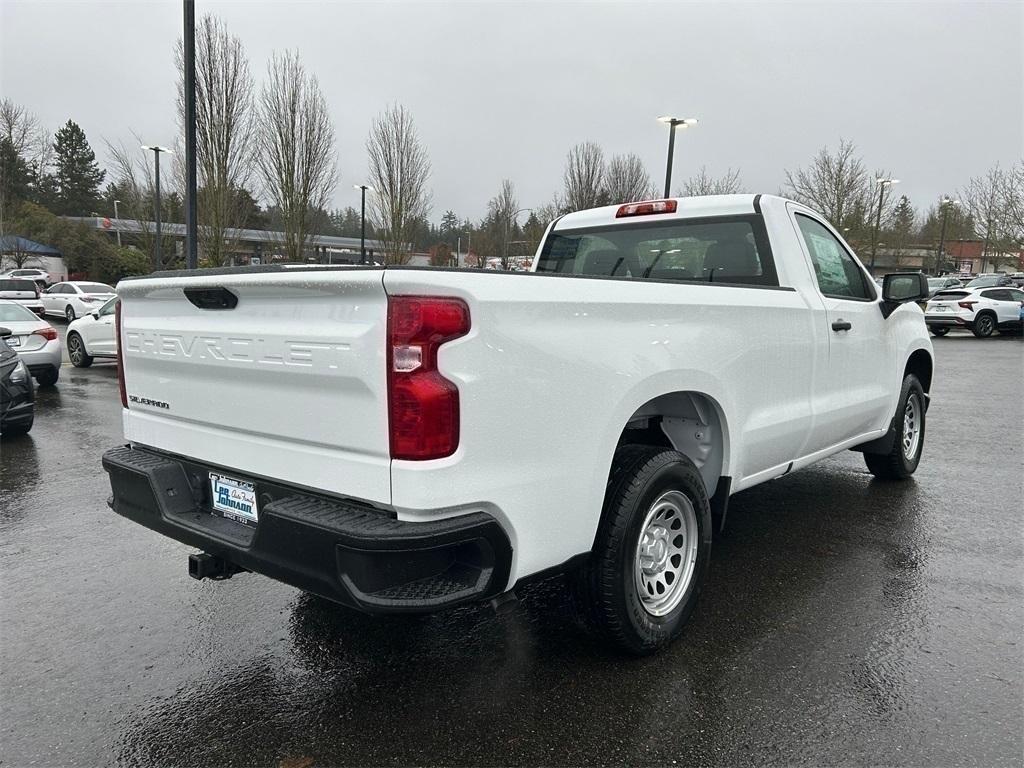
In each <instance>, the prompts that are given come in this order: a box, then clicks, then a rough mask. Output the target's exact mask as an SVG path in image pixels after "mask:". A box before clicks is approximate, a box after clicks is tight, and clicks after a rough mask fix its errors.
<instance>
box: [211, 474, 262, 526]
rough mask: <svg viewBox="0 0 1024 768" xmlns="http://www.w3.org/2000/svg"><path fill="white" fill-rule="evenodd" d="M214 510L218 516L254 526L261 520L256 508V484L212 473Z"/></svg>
mask: <svg viewBox="0 0 1024 768" xmlns="http://www.w3.org/2000/svg"><path fill="white" fill-rule="evenodd" d="M210 495H211V498H212V500H213V504H212V510H211V511H212V512H213V514H215V515H217V516H218V517H224V518H227V519H228V520H234V521H235V522H236V523H241V524H242V525H248V526H251V527H253V528H255V527H256V523H257V522H259V511H258V510H257V508H256V486H255V485H253V484H252V483H249V482H246V481H245V480H236V479H235V478H233V477H226V476H225V475H218V474H216V473H215V472H211V473H210Z"/></svg>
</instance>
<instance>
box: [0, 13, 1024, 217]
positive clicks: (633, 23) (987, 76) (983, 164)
mask: <svg viewBox="0 0 1024 768" xmlns="http://www.w3.org/2000/svg"><path fill="white" fill-rule="evenodd" d="M207 11H210V12H213V13H215V14H217V15H219V16H221V17H222V18H223V19H224V20H225V21H226V23H227V25H228V27H229V29H230V30H231V31H232V32H233V33H234V34H236V35H238V36H239V37H241V39H242V41H243V42H244V44H245V47H246V50H247V52H248V55H249V60H250V66H251V69H252V71H253V74H254V75H255V77H256V79H257V82H261V81H262V79H263V76H264V73H265V67H266V61H267V59H268V57H269V55H270V53H271V51H272V50H274V49H284V48H297V49H298V50H299V52H300V54H301V56H302V59H303V60H304V62H305V64H306V66H307V67H308V68H309V70H311V71H312V72H314V73H315V74H316V75H317V76H318V77H319V79H320V84H321V87H322V89H323V91H324V94H325V95H326V97H327V100H328V102H329V104H330V108H331V113H332V117H333V119H334V123H335V128H336V132H337V152H338V174H339V177H340V181H339V184H338V188H337V191H336V193H335V196H334V202H335V204H336V205H350V204H352V205H358V192H356V191H355V190H353V189H352V185H353V184H356V183H359V182H361V181H362V180H363V179H364V178H365V174H366V152H365V139H366V135H367V132H368V130H369V127H370V122H371V120H372V118H373V116H374V115H375V114H376V113H378V112H379V111H380V110H382V109H384V108H385V107H386V106H387V105H388V104H389V103H392V102H400V103H402V104H404V105H405V106H406V107H407V108H408V109H409V110H410V111H411V112H412V114H413V116H414V119H415V121H416V125H417V127H418V128H419V131H420V134H421V136H422V139H423V141H424V143H425V144H426V146H427V148H428V151H429V154H430V158H431V161H432V163H433V176H432V187H433V199H434V204H433V214H432V218H433V219H434V220H435V221H436V220H438V219H439V218H440V216H441V214H442V213H443V212H444V210H445V209H448V208H451V209H453V210H455V212H456V213H458V214H459V216H460V217H465V216H470V217H473V218H478V217H480V216H482V215H483V213H484V212H485V208H486V203H487V200H488V198H490V197H491V196H492V195H494V194H495V193H496V192H497V190H498V187H499V185H500V183H501V180H502V179H503V178H509V179H511V180H512V181H513V182H514V183H515V185H516V188H517V190H518V192H519V198H520V204H521V205H523V206H534V205H540V204H543V203H545V202H547V201H548V200H549V199H550V198H551V196H552V193H554V192H555V191H556V190H557V189H558V188H559V187H560V185H561V176H562V168H563V163H564V159H565V154H566V152H567V151H568V149H569V147H570V146H571V145H572V144H574V143H576V142H579V141H585V140H589V141H595V142H598V143H599V144H601V145H602V146H603V147H604V149H605V152H606V153H607V154H614V153H618V152H635V153H637V154H638V155H639V156H640V157H641V158H642V159H643V161H644V162H645V164H646V165H647V168H648V171H649V172H650V174H651V177H652V179H654V180H655V181H659V182H661V181H663V179H664V163H665V160H664V158H665V145H666V141H667V133H666V128H665V127H664V126H663V125H662V124H660V123H658V122H657V121H656V120H655V118H656V117H657V116H659V115H662V114H667V113H668V114H675V115H678V116H683V117H690V116H693V117H697V118H699V119H700V124H699V125H698V126H696V127H694V128H692V129H690V130H688V131H686V132H685V133H682V134H680V136H679V140H678V141H677V143H676V163H675V170H674V179H676V180H677V181H680V180H682V179H683V178H685V177H686V176H689V175H690V174H692V173H693V172H695V170H696V169H698V168H699V167H700V166H701V165H706V166H707V167H708V169H709V171H710V172H712V173H713V174H716V175H717V174H720V173H723V172H724V171H725V170H726V169H727V168H729V167H733V168H738V169H740V171H741V174H742V178H743V182H744V186H745V188H746V189H747V190H748V191H756V192H776V191H777V190H779V189H780V187H781V185H782V184H783V181H784V173H783V171H784V169H787V168H789V169H793V168H795V167H797V166H799V165H802V164H806V162H807V161H808V159H809V158H810V157H811V156H812V155H813V154H814V153H815V152H816V151H817V149H818V148H819V147H821V146H822V145H825V144H828V145H833V146H834V145H835V144H837V143H838V141H839V139H840V137H843V138H847V139H851V140H853V141H854V142H855V143H856V144H857V146H858V147H859V149H860V152H861V153H862V155H863V157H864V158H865V160H866V161H867V163H868V165H869V166H870V167H872V168H876V167H884V168H887V169H889V170H890V171H891V172H892V173H893V174H894V175H896V176H897V177H899V178H900V179H902V180H903V183H902V184H901V185H900V187H899V188H898V191H899V192H901V193H905V194H907V195H909V196H910V197H911V199H912V200H913V202H914V203H915V205H917V206H918V207H919V208H924V207H927V205H928V204H929V203H930V202H932V201H933V200H934V199H935V198H936V197H937V196H938V195H939V194H940V193H943V192H953V191H954V190H955V189H957V188H958V187H961V186H963V185H964V184H965V183H966V182H967V180H968V179H969V178H970V177H971V176H972V175H979V174H981V173H983V172H984V171H985V170H986V169H987V168H989V167H990V166H991V165H993V164H994V163H996V162H1000V163H1003V164H1010V163H1012V162H1014V161H1015V160H1016V159H1019V158H1020V157H1021V156H1022V155H1024V59H1022V48H1024V45H1022V40H1024V3H1018V2H1004V3H992V4H986V3H981V2H964V3H928V4H910V3H896V2H890V3H865V4H854V3H826V2H821V3H813V4H810V3H805V4H786V5H775V4H769V3H758V4H727V3H715V4H690V3H681V2H675V3H650V4H645V3H639V2H631V3H604V4H582V3H572V4H571V3H565V4H556V3H550V2H546V3H526V2H523V3H508V4H497V3H482V2H481V3H455V2H450V3H383V2H381V3H372V4H355V3H341V2H337V3H334V2H332V3H328V2H306V3H296V2H287V3H286V2H276V3H251V2H232V3H224V2H205V1H204V0H197V2H196V13H197V16H198V15H201V14H203V13H205V12H207ZM181 24H182V13H181V3H180V2H128V3H103V2H74V3H57V2H12V0H0V82H2V93H3V96H4V97H8V98H12V99H14V100H15V101H17V102H19V103H21V104H23V105H24V106H26V107H27V108H28V109H30V110H31V111H33V112H35V113H36V114H37V115H38V116H39V118H40V119H41V120H42V121H43V122H44V124H45V125H46V126H47V127H48V128H49V129H50V130H55V129H56V128H58V127H59V126H60V125H61V124H63V123H64V122H65V121H66V120H67V119H68V118H71V119H73V120H75V121H76V122H77V123H79V124H80V125H81V126H82V127H83V128H84V130H85V132H86V134H87V136H88V138H89V140H90V141H91V143H92V145H93V148H94V149H95V150H96V153H97V156H98V157H99V159H100V161H101V163H106V161H107V156H106V150H105V148H104V141H103V140H104V139H110V140H121V139H125V140H130V138H131V131H132V130H134V131H136V132H138V133H139V134H140V135H141V136H142V137H144V139H145V140H146V141H148V142H153V143H162V144H171V143H173V142H174V140H175V133H176V130H177V128H176V114H175V106H174V104H175V87H176V85H175V83H176V73H175V69H174V63H173V62H174V56H173V50H174V42H175V39H176V38H177V37H179V36H180V34H181ZM673 186H675V185H673Z"/></svg>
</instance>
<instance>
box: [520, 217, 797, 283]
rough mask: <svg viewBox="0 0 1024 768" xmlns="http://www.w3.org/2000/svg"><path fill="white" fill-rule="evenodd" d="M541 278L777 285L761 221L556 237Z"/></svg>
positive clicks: (677, 223)
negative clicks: (551, 275) (562, 276)
mask: <svg viewBox="0 0 1024 768" xmlns="http://www.w3.org/2000/svg"><path fill="white" fill-rule="evenodd" d="M537 271H538V272H555V273H559V274H571V275H588V276H595V277H618V278H623V279H632V280H672V281H684V282H697V283H711V282H720V283H742V284H752V285H778V280H777V278H776V276H775V265H774V263H773V262H772V257H771V249H770V248H769V246H768V239H767V235H766V234H765V231H764V222H763V221H762V220H761V218H760V217H759V216H728V217H721V218H718V219H695V220H692V221H686V220H679V219H675V220H672V221H668V222H661V223H657V224H655V223H649V222H641V223H638V224H618V225H613V226H606V227H594V228H590V229H576V230H566V231H562V232H558V231H556V232H553V233H551V235H550V236H549V237H548V239H547V240H546V241H545V243H544V250H543V251H542V252H541V255H540V259H539V260H538V262H537Z"/></svg>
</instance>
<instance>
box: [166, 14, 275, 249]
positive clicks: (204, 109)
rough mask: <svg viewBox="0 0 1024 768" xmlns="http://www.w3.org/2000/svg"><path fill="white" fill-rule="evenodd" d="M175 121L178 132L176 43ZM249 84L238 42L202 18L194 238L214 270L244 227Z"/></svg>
mask: <svg viewBox="0 0 1024 768" xmlns="http://www.w3.org/2000/svg"><path fill="white" fill-rule="evenodd" d="M175 58H176V62H177V65H178V121H179V124H180V126H181V128H182V132H184V125H185V91H184V87H185V86H184V71H185V66H184V55H183V51H182V43H181V41H180V40H179V41H178V46H177V50H176V56H175ZM253 111H254V110H253V82H252V75H251V74H250V72H249V60H248V59H247V58H246V55H245V49H244V48H243V46H242V41H241V40H239V39H238V38H237V37H235V36H234V35H231V34H229V33H228V31H227V27H226V26H225V25H224V22H223V21H221V20H220V19H218V18H217V17H216V16H214V15H213V14H209V13H208V14H206V15H204V16H203V18H202V19H201V20H200V22H199V25H198V28H197V29H196V170H197V172H198V173H197V176H198V179H197V185H198V190H197V199H196V208H197V214H198V231H199V240H200V243H201V245H202V251H203V255H204V257H205V258H206V259H207V260H208V261H209V262H211V263H212V264H213V265H214V266H223V265H225V264H227V263H228V261H229V259H230V253H231V250H232V248H231V242H230V239H231V237H232V235H233V230H236V229H241V228H242V227H243V226H245V223H246V222H245V216H246V210H245V209H243V206H242V196H241V195H239V191H240V190H242V189H243V188H245V187H247V186H248V184H249V181H250V178H251V176H252V172H253V165H254V160H255V157H254V146H253V144H254V141H253V139H254V132H255V124H254V117H253Z"/></svg>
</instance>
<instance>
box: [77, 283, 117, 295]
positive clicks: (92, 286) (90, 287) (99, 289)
mask: <svg viewBox="0 0 1024 768" xmlns="http://www.w3.org/2000/svg"><path fill="white" fill-rule="evenodd" d="M77 285H78V289H79V290H80V291H82V292H84V293H113V292H114V289H113V288H111V287H110V286H109V285H106V284H104V283H77Z"/></svg>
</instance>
